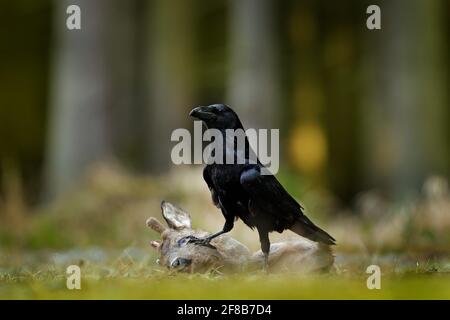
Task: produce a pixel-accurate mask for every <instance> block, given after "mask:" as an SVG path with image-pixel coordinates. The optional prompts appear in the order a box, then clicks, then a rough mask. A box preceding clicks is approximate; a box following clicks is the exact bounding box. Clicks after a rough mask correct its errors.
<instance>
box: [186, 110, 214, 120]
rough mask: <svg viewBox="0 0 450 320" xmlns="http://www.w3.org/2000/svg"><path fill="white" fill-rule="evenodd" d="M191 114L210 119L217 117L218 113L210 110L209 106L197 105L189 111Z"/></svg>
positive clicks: (194, 116) (200, 118) (202, 118)
mask: <svg viewBox="0 0 450 320" xmlns="http://www.w3.org/2000/svg"><path fill="white" fill-rule="evenodd" d="M189 116H191V117H193V118H197V119H199V120H203V121H205V120H209V119H213V118H215V117H216V115H215V114H214V113H212V112H210V111H209V110H208V107H197V108H194V109H192V110H191V112H189Z"/></svg>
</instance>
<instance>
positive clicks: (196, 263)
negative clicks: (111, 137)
mask: <svg viewBox="0 0 450 320" xmlns="http://www.w3.org/2000/svg"><path fill="white" fill-rule="evenodd" d="M161 209H162V216H163V218H164V219H165V220H166V222H167V225H168V228H167V227H165V226H163V225H162V224H161V223H160V222H159V221H158V220H157V219H155V218H153V217H152V218H149V219H148V220H147V226H149V227H150V228H152V229H153V230H155V231H156V232H158V233H159V234H160V235H161V240H155V241H152V242H151V245H152V247H154V248H155V249H157V250H158V253H159V258H158V263H159V264H160V265H162V266H166V267H168V268H170V269H175V270H179V271H188V272H204V271H207V270H211V269H220V270H221V271H227V270H230V271H249V270H254V269H259V268H260V266H261V265H262V264H263V260H264V255H263V253H262V252H261V250H259V251H257V252H255V253H252V252H250V250H249V249H248V248H247V247H246V246H245V245H243V244H242V243H240V242H239V241H237V240H236V239H233V238H232V237H230V236H229V235H226V234H225V235H221V236H220V237H217V238H216V239H214V240H213V241H211V245H210V246H204V245H196V244H192V243H189V242H188V241H187V240H186V237H187V236H195V237H199V238H200V237H203V236H206V235H208V234H209V233H208V232H206V231H202V230H195V229H192V227H191V217H190V215H189V213H187V212H186V211H184V210H182V209H180V208H178V207H176V206H174V205H173V204H171V203H169V202H165V201H163V202H162V204H161ZM333 262H334V257H333V254H332V252H331V249H330V247H329V246H327V245H323V244H319V243H316V242H312V241H309V240H307V239H304V238H298V239H295V240H286V241H283V242H277V243H273V244H272V245H271V247H270V256H269V271H270V272H283V271H286V272H315V271H326V270H329V269H330V267H331V266H332V265H333Z"/></svg>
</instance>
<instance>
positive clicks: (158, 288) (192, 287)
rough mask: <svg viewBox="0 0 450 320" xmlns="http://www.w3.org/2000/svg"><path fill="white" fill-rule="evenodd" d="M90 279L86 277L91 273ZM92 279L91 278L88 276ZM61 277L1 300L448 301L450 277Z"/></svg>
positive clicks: (0, 289) (22, 282) (8, 286)
mask: <svg viewBox="0 0 450 320" xmlns="http://www.w3.org/2000/svg"><path fill="white" fill-rule="evenodd" d="M91 276H92V275H91ZM94 278H95V277H94ZM65 281H66V280H65V275H64V274H63V273H55V274H52V275H40V276H39V279H30V278H24V279H16V280H13V281H8V282H7V283H4V284H1V285H0V298H2V299H5V298H7V299H11V298H12V299H183V300H184V299H450V275H449V274H444V275H439V274H434V275H404V276H401V277H393V276H387V277H383V278H382V282H381V289H380V290H376V289H374V290H369V289H368V288H367V287H366V278H365V277H351V278H349V277H342V276H337V275H331V276H330V275H320V276H309V277H306V276H296V275H270V274H269V275H265V274H255V275H235V276H217V277H215V276H214V277H212V276H205V275H185V274H177V275H168V274H158V275H148V276H138V277H132V276H130V277H100V278H98V279H93V278H92V277H90V276H89V275H86V279H85V280H83V281H82V284H81V289H80V290H68V289H67V288H66V286H65Z"/></svg>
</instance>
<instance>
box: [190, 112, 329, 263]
mask: <svg viewBox="0 0 450 320" xmlns="http://www.w3.org/2000/svg"><path fill="white" fill-rule="evenodd" d="M189 115H190V116H192V117H194V118H197V119H199V120H202V121H203V122H204V123H205V125H206V127H207V128H208V129H217V130H219V131H220V133H221V134H222V138H223V141H226V131H227V130H228V129H233V130H238V129H242V130H244V128H243V126H242V123H241V121H240V120H239V117H238V116H237V114H236V113H235V112H234V111H233V110H232V109H231V108H230V107H228V106H226V105H224V104H213V105H210V106H201V107H197V108H194V109H193V110H192V111H191V112H190V113H189ZM228 142H229V141H228ZM235 142H236V141H234V140H233V144H232V146H231V147H230V144H229V143H224V146H223V158H224V161H223V162H222V164H218V163H211V164H207V165H206V166H205V168H204V169H203V179H204V180H205V182H206V183H207V185H208V187H209V190H210V191H211V196H212V200H213V202H214V204H215V205H216V206H217V207H218V208H219V209H220V210H221V211H222V214H223V216H224V217H225V225H224V227H223V229H222V230H221V231H219V232H217V233H214V234H211V235H210V236H208V237H205V238H202V239H199V238H195V237H193V236H188V237H187V238H189V239H188V242H190V243H195V244H202V245H209V242H210V241H211V240H212V239H214V238H215V237H217V236H219V235H221V234H223V233H226V232H229V231H230V230H231V229H233V226H234V221H235V220H237V219H238V218H240V219H241V220H242V221H243V222H244V223H245V224H246V225H247V226H249V227H250V228H252V229H253V228H256V229H257V230H258V233H259V239H260V243H261V250H262V252H263V253H264V266H263V267H264V269H266V268H267V264H268V256H269V250H270V241H269V232H272V231H277V232H280V233H281V232H283V231H284V230H286V229H289V230H292V231H293V232H295V233H297V234H298V235H300V236H303V237H306V238H308V239H310V240H312V241H316V242H321V243H324V244H327V245H333V244H335V239H334V238H333V237H331V236H330V235H329V234H328V233H326V232H325V231H323V230H322V229H320V228H319V227H317V226H316V225H315V224H314V223H313V222H312V221H311V220H309V219H308V217H306V216H305V214H304V213H303V210H304V209H303V207H302V206H301V205H300V204H298V203H297V201H295V200H294V198H292V197H291V196H290V195H289V193H288V192H287V191H286V190H285V189H284V188H283V186H282V185H281V184H280V183H279V182H278V180H277V179H276V178H275V176H273V175H272V174H261V171H262V169H265V168H264V166H263V165H262V164H261V163H260V162H259V160H258V161H250V159H249V155H250V153H249V152H252V151H251V150H250V145H249V143H248V139H247V137H245V146H244V148H245V150H238V149H237V144H236V143H235ZM242 151H244V152H242ZM230 154H231V156H232V157H233V159H236V158H239V157H240V158H241V159H240V160H241V161H240V162H237V163H236V161H235V162H234V163H233V164H228V163H227V162H226V161H225V158H226V157H227V155H228V156H230ZM242 158H243V159H242ZM242 160H243V161H242Z"/></svg>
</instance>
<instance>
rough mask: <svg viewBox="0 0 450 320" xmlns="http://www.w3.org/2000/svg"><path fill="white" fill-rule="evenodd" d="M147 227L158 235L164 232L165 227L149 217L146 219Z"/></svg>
mask: <svg viewBox="0 0 450 320" xmlns="http://www.w3.org/2000/svg"><path fill="white" fill-rule="evenodd" d="M147 226H148V227H150V228H152V229H153V230H155V231H156V232H158V233H159V234H161V233H163V232H164V230H166V227H164V226H163V225H162V224H161V222H159V221H158V220H156V219H155V218H153V217H150V218H148V219H147Z"/></svg>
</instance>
